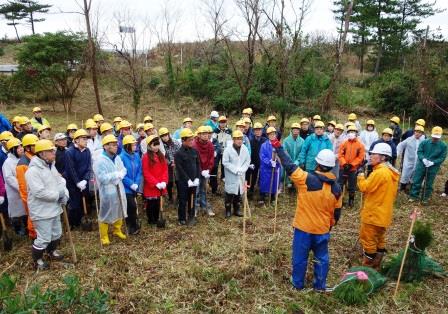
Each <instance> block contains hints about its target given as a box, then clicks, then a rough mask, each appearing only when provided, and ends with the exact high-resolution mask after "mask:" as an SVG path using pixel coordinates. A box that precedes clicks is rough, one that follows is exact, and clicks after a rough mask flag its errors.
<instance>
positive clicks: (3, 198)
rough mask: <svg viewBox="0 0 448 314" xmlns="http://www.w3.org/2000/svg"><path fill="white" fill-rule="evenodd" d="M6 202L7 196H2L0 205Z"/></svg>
mask: <svg viewBox="0 0 448 314" xmlns="http://www.w3.org/2000/svg"><path fill="white" fill-rule="evenodd" d="M4 202H5V197H4V196H0V205H1V204H3V203H4Z"/></svg>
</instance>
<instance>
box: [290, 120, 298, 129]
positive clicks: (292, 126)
mask: <svg viewBox="0 0 448 314" xmlns="http://www.w3.org/2000/svg"><path fill="white" fill-rule="evenodd" d="M291 129H300V124H299V123H297V122H294V123H293V124H291Z"/></svg>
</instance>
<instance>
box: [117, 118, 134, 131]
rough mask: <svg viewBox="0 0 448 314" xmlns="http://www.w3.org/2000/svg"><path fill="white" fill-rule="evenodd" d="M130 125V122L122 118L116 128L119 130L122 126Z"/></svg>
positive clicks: (128, 126)
mask: <svg viewBox="0 0 448 314" xmlns="http://www.w3.org/2000/svg"><path fill="white" fill-rule="evenodd" d="M131 126H132V124H131V123H130V122H129V121H127V120H123V121H121V122H120V123H119V124H118V127H117V129H118V130H121V129H123V128H130V127H131Z"/></svg>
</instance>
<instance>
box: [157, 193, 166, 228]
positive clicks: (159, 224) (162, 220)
mask: <svg viewBox="0 0 448 314" xmlns="http://www.w3.org/2000/svg"><path fill="white" fill-rule="evenodd" d="M165 227H166V220H165V218H164V217H163V196H162V191H160V211H159V220H157V228H165Z"/></svg>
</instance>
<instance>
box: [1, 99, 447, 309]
mask: <svg viewBox="0 0 448 314" xmlns="http://www.w3.org/2000/svg"><path fill="white" fill-rule="evenodd" d="M90 93H91V92H90V91H85V92H84V93H83V94H82V95H81V96H80V97H78V98H77V99H75V107H76V108H77V114H76V118H75V115H73V116H71V117H70V119H68V120H69V122H73V120H76V121H77V123H78V124H81V120H84V121H85V119H87V118H88V117H90V116H92V115H93V113H95V108H94V105H93V103H92V102H91V99H92V98H91V94H90ZM103 97H104V99H105V100H104V106H105V108H106V109H107V110H106V116H107V117H108V118H111V117H112V116H114V115H123V116H128V117H131V116H132V114H131V112H132V111H131V110H130V107H129V106H126V105H125V104H124V105H123V107H122V106H121V103H120V98H118V97H112V95H108V94H104V95H103ZM148 104H152V105H151V106H150V105H148ZM41 105H43V108H44V110H46V116H47V117H48V118H49V119H50V122H51V124H52V125H53V126H54V127H55V128H56V129H58V130H62V129H63V128H64V127H65V125H66V123H67V121H68V120H66V116H65V114H64V113H62V112H59V111H57V112H51V105H49V104H41ZM31 107H32V106H21V105H17V106H15V107H8V108H6V109H5V111H6V114H7V115H8V116H12V115H15V114H18V113H26V112H29V111H31ZM176 107H177V108H176ZM207 109H208V108H203V107H202V108H200V109H195V107H191V106H190V107H189V108H186V107H185V106H174V105H173V106H166V105H164V104H163V102H162V100H160V99H157V98H148V99H146V102H145V105H143V108H142V110H141V111H140V112H139V116H140V117H141V116H143V115H144V114H147V113H149V114H151V115H152V116H153V118H154V119H155V121H156V122H157V123H156V125H157V126H158V127H160V126H162V125H164V126H165V125H166V126H168V127H170V128H171V129H174V128H176V127H178V123H179V121H180V120H181V117H183V116H185V115H192V116H193V118H196V119H197V120H198V121H201V119H200V118H199V117H204V114H205V111H206V110H207ZM5 111H4V110H2V112H5ZM344 116H345V114H341V115H340V119H343V117H344ZM366 119H367V117H365V116H363V117H360V120H361V121H364V120H366ZM256 120H258V119H256ZM232 121H233V120H232ZM380 124H381V125H382V124H386V120H385V119H384V118H383V119H382V121H381V122H380ZM446 170H447V168H446V167H444V168H443V170H442V171H441V174H444V173H446ZM444 180H446V177H445V176H444V175H439V176H438V177H437V179H436V184H435V193H434V197H433V202H432V203H431V205H430V206H427V207H423V208H421V211H422V216H421V217H420V219H422V220H423V221H425V222H430V223H431V224H432V226H433V230H434V242H433V244H432V245H431V246H430V247H429V248H428V254H430V255H431V256H432V257H433V258H434V259H435V260H437V261H439V262H441V264H442V266H444V267H445V268H447V267H448V263H447V262H446V261H447V260H448V250H447V247H448V239H447V238H446V233H447V228H446V222H447V221H448V211H446V208H447V207H446V203H445V202H444V200H442V199H440V198H439V197H438V195H439V194H440V193H439V192H440V191H441V189H442V186H443V184H444ZM221 189H222V187H221ZM357 201H358V203H357V204H359V195H357ZM211 202H212V204H213V207H214V209H215V211H216V213H217V216H216V217H214V218H208V217H205V216H200V217H199V223H198V225H197V226H195V227H194V228H187V227H180V226H177V210H176V209H175V208H174V207H173V206H169V207H167V208H166V210H167V215H168V222H169V224H168V227H167V228H166V229H163V230H161V229H156V228H151V227H149V226H148V225H147V224H146V223H145V219H144V215H143V210H142V207H141V206H140V217H141V220H142V225H143V228H142V231H141V233H140V234H139V235H138V236H133V237H130V238H129V239H127V240H126V241H120V240H119V239H117V238H112V239H111V240H112V244H111V246H110V247H107V248H101V247H100V244H99V236H98V233H97V232H90V233H83V232H80V231H75V232H73V236H74V241H75V245H76V250H77V253H78V260H79V262H78V264H77V265H72V264H71V263H70V262H69V261H70V259H69V254H70V250H69V247H68V243H67V242H66V241H63V243H62V250H63V252H64V253H65V254H66V256H67V259H66V263H54V264H52V269H51V270H50V271H48V272H40V273H35V272H34V271H33V270H32V262H31V257H30V244H29V241H28V240H23V239H22V240H18V242H17V241H16V242H15V247H14V250H13V251H12V252H8V253H6V252H3V251H0V265H2V269H3V270H5V269H7V272H8V273H10V274H12V275H14V276H15V277H16V278H17V280H18V281H17V286H18V287H19V289H22V291H23V290H24V289H25V288H26V287H28V286H31V285H32V284H39V285H40V286H42V287H43V288H47V287H49V288H55V287H56V286H58V285H60V281H61V280H60V279H61V278H62V277H64V276H66V275H76V276H78V277H79V278H80V283H81V285H82V286H83V288H85V289H94V288H95V287H99V288H100V289H101V290H103V291H107V293H108V294H109V295H110V298H111V304H110V308H111V309H112V310H113V312H115V313H124V312H134V313H148V312H151V313H365V312H369V313H443V312H445V311H446V308H448V301H447V299H446V294H447V292H448V290H447V287H448V279H429V280H427V281H425V282H422V283H420V284H402V285H401V288H400V292H399V297H398V299H397V301H396V302H394V301H393V300H392V297H391V296H392V293H393V289H394V283H391V282H389V283H388V284H387V285H386V287H385V288H384V289H382V290H381V291H380V292H379V293H376V294H374V295H373V296H372V297H371V298H370V300H369V304H368V305H366V306H363V307H350V306H345V305H342V304H340V303H339V302H337V301H336V300H335V299H334V298H333V297H332V296H331V295H321V294H316V293H314V292H298V291H296V290H294V289H293V288H292V287H291V285H290V283H289V278H290V275H291V267H290V259H291V239H292V227H291V221H292V218H293V216H294V210H295V204H296V200H295V197H294V196H293V195H288V194H281V195H280V199H279V206H278V210H279V214H278V217H277V233H276V234H275V235H274V234H273V224H274V209H273V208H272V207H271V208H264V207H260V206H258V205H257V204H254V203H251V208H252V214H253V218H252V224H251V225H249V226H248V227H247V246H246V247H247V250H246V253H247V259H246V263H245V264H243V256H242V250H241V247H242V243H241V239H242V237H241V235H242V223H241V221H242V220H241V219H238V218H231V219H229V220H226V219H224V217H223V216H224V201H223V198H222V197H214V198H212V199H211ZM358 206H359V205H356V207H355V208H354V209H345V210H343V214H342V218H341V220H340V222H339V225H338V226H336V227H335V228H334V229H333V231H332V235H331V241H330V256H331V261H330V273H329V276H328V285H329V286H333V285H335V284H336V283H338V281H339V280H340V278H341V276H342V275H343V273H344V271H345V270H347V265H348V256H350V255H351V253H352V250H353V249H352V248H353V245H354V243H355V241H356V238H357V236H358V228H359V208H358ZM410 212H411V208H410V207H409V206H408V204H407V202H406V197H405V196H403V195H401V194H400V196H399V197H398V199H397V206H396V209H395V213H394V222H393V225H392V226H391V227H390V229H389V230H388V234H387V238H388V250H389V252H390V253H391V254H393V253H396V252H398V251H399V250H400V249H402V248H403V247H404V245H405V241H406V237H407V233H408V228H409V226H410V220H409V214H410ZM358 263H359V262H358ZM358 263H357V262H355V263H354V265H357V264H358ZM310 273H312V270H311V269H310Z"/></svg>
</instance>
